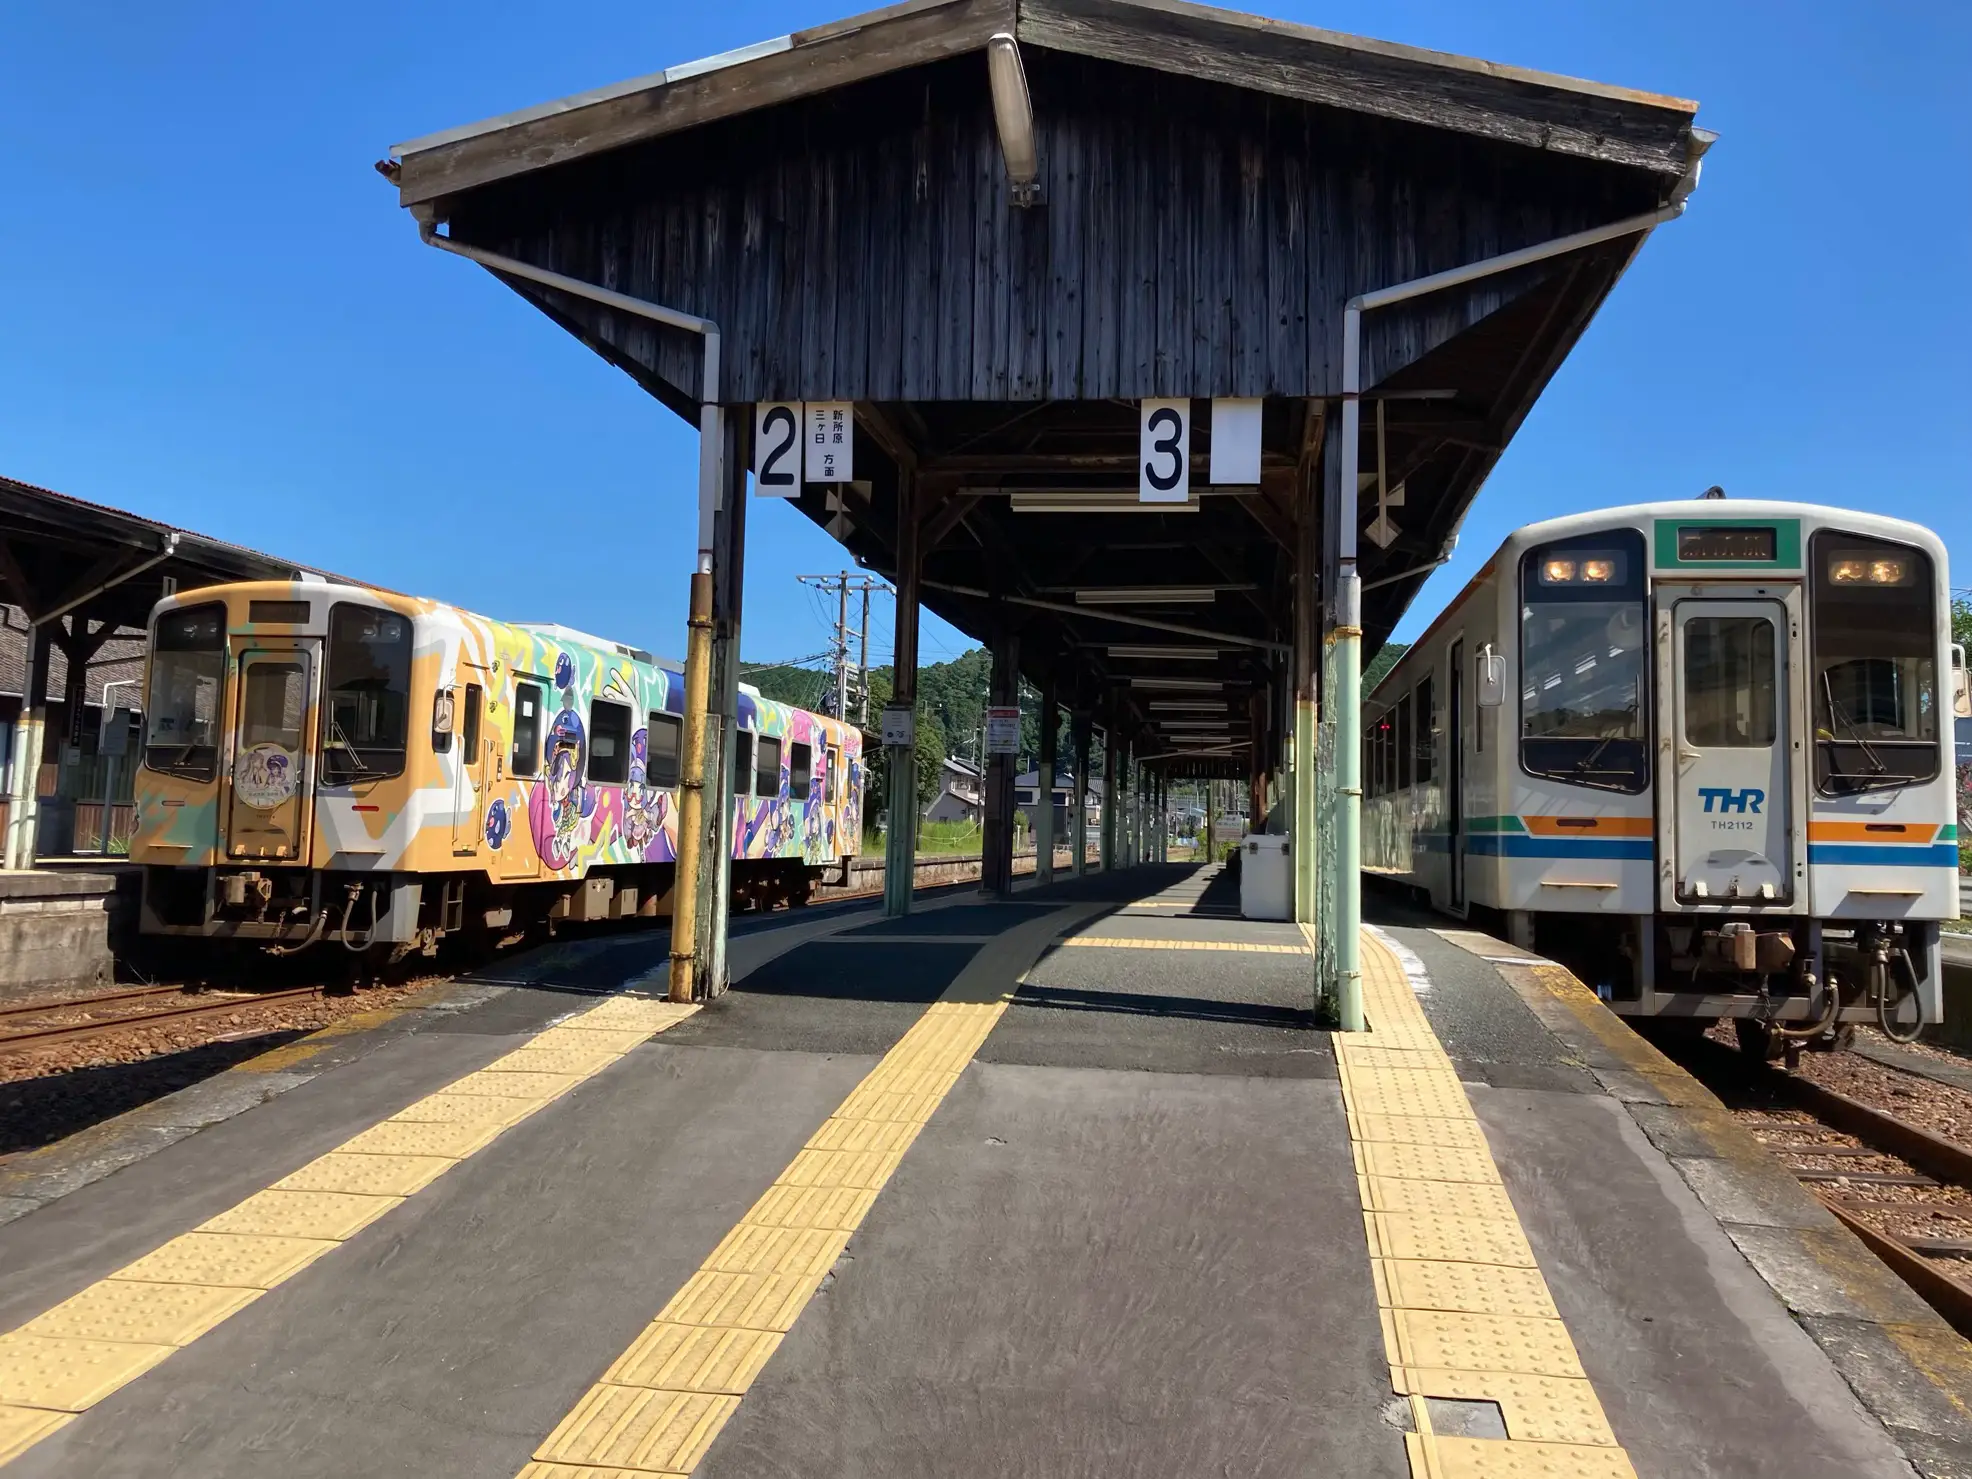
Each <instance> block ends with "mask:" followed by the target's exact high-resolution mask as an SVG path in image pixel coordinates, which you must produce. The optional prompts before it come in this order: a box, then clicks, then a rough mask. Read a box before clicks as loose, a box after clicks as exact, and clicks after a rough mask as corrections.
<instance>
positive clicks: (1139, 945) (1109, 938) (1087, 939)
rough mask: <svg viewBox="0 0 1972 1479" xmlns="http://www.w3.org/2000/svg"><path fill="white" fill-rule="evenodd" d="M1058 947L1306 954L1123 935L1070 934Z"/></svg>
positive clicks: (1244, 943) (1297, 949) (1250, 944)
mask: <svg viewBox="0 0 1972 1479" xmlns="http://www.w3.org/2000/svg"><path fill="white" fill-rule="evenodd" d="M1055 943H1056V944H1058V945H1107V946H1109V947H1110V948H1111V949H1112V950H1245V951H1248V952H1251V953H1252V954H1256V955H1306V954H1307V953H1308V952H1307V951H1306V950H1304V949H1303V948H1302V947H1301V946H1299V945H1262V944H1259V943H1258V942H1256V941H1251V940H1134V939H1125V938H1123V937H1122V936H1120V935H1070V936H1068V937H1067V938H1066V939H1062V940H1057V941H1056V942H1055Z"/></svg>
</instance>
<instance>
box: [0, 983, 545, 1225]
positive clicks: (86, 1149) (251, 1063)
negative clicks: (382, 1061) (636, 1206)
mask: <svg viewBox="0 0 1972 1479" xmlns="http://www.w3.org/2000/svg"><path fill="white" fill-rule="evenodd" d="M511 989H512V988H511V987H507V986H487V985H484V984H477V983H473V982H470V981H442V982H439V983H436V984H434V985H433V986H431V987H429V988H427V989H426V990H423V991H420V992H417V993H415V994H414V995H412V996H410V997H407V998H405V999H404V1000H403V1001H400V1002H398V1003H397V1004H396V1005H394V1006H388V1007H377V1008H374V1009H372V1010H370V1011H365V1012H357V1013H355V1014H353V1015H351V1016H348V1017H344V1018H343V1019H341V1020H340V1021H338V1022H332V1023H330V1024H329V1025H328V1026H326V1027H320V1028H317V1029H316V1030H315V1031H313V1032H310V1033H306V1034H304V1035H303V1036H301V1037H298V1038H296V1039H295V1040H294V1041H293V1042H290V1043H285V1044H283V1045H282V1046H280V1047H277V1048H270V1049H268V1050H267V1051H266V1052H264V1053H261V1054H259V1055H257V1056H255V1057H252V1058H248V1059H247V1060H246V1061H244V1062H242V1063H236V1064H234V1065H233V1066H232V1067H231V1068H228V1069H225V1070H224V1071H223V1072H220V1073H215V1074H213V1075H212V1076H211V1077H210V1078H205V1079H201V1080H199V1081H198V1082H197V1083H195V1084H189V1085H187V1086H186V1087H185V1088H182V1089H179V1090H177V1091H176V1092H175V1093H171V1094H166V1095H163V1096H161V1097H160V1098H157V1099H153V1100H151V1101H150V1102H149V1103H148V1104H140V1105H138V1106H137V1107H136V1108H135V1109H129V1110H125V1111H124V1112H123V1113H122V1114H119V1115H114V1116H112V1117H111V1118H109V1119H106V1120H102V1121H100V1122H99V1123H97V1124H93V1125H90V1126H89V1127H87V1128H86V1129H82V1130H78V1131H76V1132H75V1133H74V1134H73V1135H69V1136H66V1137H65V1138H63V1139H61V1140H57V1141H55V1142H54V1143H53V1144H51V1145H44V1146H42V1147H40V1148H38V1149H36V1150H30V1151H26V1152H24V1153H22V1154H21V1155H19V1156H16V1157H14V1158H13V1160H12V1161H10V1162H9V1163H8V1164H7V1165H6V1166H4V1167H0V1224H5V1223H8V1222H12V1221H14V1220H15V1219H16V1218H19V1217H25V1216H27V1215H28V1214H29V1213H30V1212H34V1211H38V1210H39V1209H40V1208H42V1207H45V1206H47V1205H48V1204H49V1203H51V1202H55V1201H59V1200H60V1199H61V1198H63V1197H65V1196H67V1195H69V1194H70V1193H71V1192H76V1191H80V1190H81V1189H82V1188H83V1187H85V1186H90V1185H93V1184H94V1183H96V1182H98V1181H100V1180H102V1179H103V1178H104V1177H105V1176H108V1175H110V1174H112V1173H113V1172H116V1171H120V1170H122V1169H123V1168H124V1167H125V1166H128V1165H133V1164H135V1163H136V1162H138V1161H141V1160H144V1159H145V1158H146V1157H148V1156H152V1155H155V1154H156V1153H157V1152H158V1151H160V1150H163V1149H164V1148H165V1147H166V1146H169V1145H175V1144H176V1143H177V1142H178V1141H180V1140H183V1139H185V1138H186V1137H187V1136H189V1135H194V1134H196V1133H198V1132H199V1131H200V1130H203V1129H207V1128H209V1127H211V1126H213V1125H217V1124H223V1123H224V1122H225V1121H227V1120H229V1119H231V1118H233V1117H234V1116H235V1115H238V1114H244V1113H245V1112H246V1111H247V1110H249V1109H252V1108H254V1107H255V1106H256V1105H260V1104H265V1103H266V1102H267V1101H268V1100H270V1099H273V1098H276V1097H278V1096H279V1095H281V1094H285V1093H286V1092H287V1091H288V1090H290V1089H296V1088H299V1087H300V1086H301V1085H303V1084H305V1083H307V1082H309V1081H310V1080H311V1079H314V1078H316V1077H317V1076H318V1075H320V1074H322V1073H325V1072H327V1071H328V1070H329V1069H331V1068H334V1067H337V1066H338V1065H340V1064H344V1063H352V1062H354V1061H356V1060H357V1059H358V1058H362V1057H365V1056H367V1055H368V1054H370V1053H371V1052H374V1051H375V1050H376V1049H378V1048H380V1047H382V1046H384V1045H385V1044H386V1043H389V1042H394V1041H396V1040H397V1039H398V1038H400V1037H404V1036H407V1035H408V1034H410V1033H413V1032H416V1031H417V1030H418V1028H419V1027H421V1026H423V1025H426V1024H428V1023H430V1022H434V1021H438V1020H440V1019H442V1018H444V1017H448V1016H451V1015H453V1014H454V1013H457V1012H461V1011H465V1010H468V1009H469V1008H472V1007H475V1006H478V1005H480V1004H481V1003H483V1002H486V1001H490V1000H491V999H492V998H494V997H495V996H504V995H505V994H506V993H507V992H508V991H509V990H511ZM583 1000H584V999H583V998H571V1006H570V1010H571V1011H572V1010H575V1009H576V1007H578V1006H579V1005H581V1004H582V1002H583Z"/></svg>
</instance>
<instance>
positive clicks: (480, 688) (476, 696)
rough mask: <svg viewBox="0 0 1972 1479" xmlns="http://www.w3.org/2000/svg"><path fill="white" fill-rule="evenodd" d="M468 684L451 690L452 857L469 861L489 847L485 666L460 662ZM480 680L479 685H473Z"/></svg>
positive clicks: (489, 761)
mask: <svg viewBox="0 0 1972 1479" xmlns="http://www.w3.org/2000/svg"><path fill="white" fill-rule="evenodd" d="M459 673H460V676H461V677H463V678H466V679H467V680H469V681H467V682H465V683H462V684H455V685H454V686H453V688H452V695H453V707H454V711H455V721H454V728H455V731H456V733H455V738H456V740H457V743H458V747H459V752H458V764H457V765H456V766H454V767H453V776H452V856H453V857H455V858H469V857H472V856H474V855H475V854H476V853H478V852H479V850H480V848H481V847H483V846H484V845H485V843H486V791H487V778H488V776H489V775H490V774H491V756H490V755H489V753H488V752H489V750H490V749H491V745H490V743H489V741H488V740H487V739H486V738H485V737H484V735H483V729H484V722H483V721H484V716H485V713H486V666H485V664H483V663H476V662H469V661H466V660H465V659H461V660H460V662H459ZM471 680H477V681H471Z"/></svg>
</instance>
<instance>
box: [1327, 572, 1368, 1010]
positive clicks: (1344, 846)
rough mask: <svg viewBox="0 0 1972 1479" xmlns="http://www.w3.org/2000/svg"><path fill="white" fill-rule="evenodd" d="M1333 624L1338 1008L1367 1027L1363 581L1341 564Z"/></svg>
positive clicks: (1336, 971) (1336, 985)
mask: <svg viewBox="0 0 1972 1479" xmlns="http://www.w3.org/2000/svg"><path fill="white" fill-rule="evenodd" d="M1337 594H1338V595H1339V596H1340V597H1341V599H1340V601H1339V602H1338V603H1337V604H1338V606H1339V608H1340V609H1339V611H1338V615H1339V617H1340V620H1338V621H1337V622H1336V624H1335V709H1334V711H1333V712H1334V716H1335V720H1334V722H1335V1010H1336V1017H1337V1019H1338V1025H1339V1026H1340V1027H1341V1029H1342V1030H1343V1031H1344V1032H1361V1031H1362V1030H1363V1026H1364V1023H1363V963H1362V946H1363V940H1362V934H1363V871H1362V828H1363V626H1362V609H1363V583H1362V579H1361V577H1360V576H1358V575H1357V574H1356V567H1355V565H1354V564H1353V563H1351V564H1348V565H1345V566H1343V570H1342V580H1341V590H1340V591H1339V592H1338V593H1337Z"/></svg>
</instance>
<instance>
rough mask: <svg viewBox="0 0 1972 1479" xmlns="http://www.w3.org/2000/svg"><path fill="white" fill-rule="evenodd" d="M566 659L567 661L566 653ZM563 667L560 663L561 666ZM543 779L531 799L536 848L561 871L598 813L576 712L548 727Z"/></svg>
mask: <svg viewBox="0 0 1972 1479" xmlns="http://www.w3.org/2000/svg"><path fill="white" fill-rule="evenodd" d="M562 660H563V661H564V662H565V661H566V660H567V654H563V658H562ZM557 667H558V668H559V664H557ZM546 749H547V754H546V757H545V762H544V764H543V765H542V768H541V779H540V780H538V781H537V782H535V785H534V794H533V795H532V796H531V797H529V798H528V814H529V820H530V821H531V822H532V823H533V827H534V847H535V850H536V851H537V852H539V853H540V854H541V861H542V862H544V863H546V864H547V865H548V866H549V867H550V868H552V869H555V870H556V871H557V872H559V871H560V870H561V869H563V868H566V867H567V866H568V865H569V864H570V863H573V862H574V861H575V833H576V828H577V827H578V826H579V825H580V823H581V821H582V819H583V818H584V817H586V816H588V815H589V814H590V813H591V812H593V811H594V810H595V807H596V797H595V792H594V791H592V790H591V789H590V788H589V787H587V786H585V785H583V784H582V777H583V774H584V772H585V770H586V768H587V761H588V758H589V743H588V737H587V735H586V734H585V733H584V732H583V729H582V720H581V718H580V717H579V716H578V715H577V714H576V712H575V711H574V710H573V709H563V710H562V711H561V712H560V713H558V714H556V715H555V718H554V722H553V723H552V724H550V725H549V726H548V742H547V746H546Z"/></svg>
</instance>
